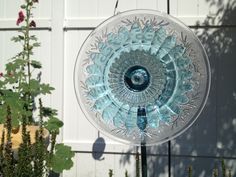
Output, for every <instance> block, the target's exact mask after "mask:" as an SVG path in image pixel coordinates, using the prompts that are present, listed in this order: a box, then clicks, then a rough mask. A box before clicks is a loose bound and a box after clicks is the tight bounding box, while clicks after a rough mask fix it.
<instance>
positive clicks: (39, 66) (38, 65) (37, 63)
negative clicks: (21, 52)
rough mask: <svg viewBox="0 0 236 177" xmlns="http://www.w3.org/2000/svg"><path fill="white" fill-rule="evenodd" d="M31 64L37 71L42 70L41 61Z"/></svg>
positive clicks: (34, 61) (33, 61)
mask: <svg viewBox="0 0 236 177" xmlns="http://www.w3.org/2000/svg"><path fill="white" fill-rule="evenodd" d="M30 64H31V66H32V67H33V68H37V69H40V68H42V64H41V63H40V62H39V61H36V60H32V61H31V63H30Z"/></svg>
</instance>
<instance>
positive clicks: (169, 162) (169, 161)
mask: <svg viewBox="0 0 236 177" xmlns="http://www.w3.org/2000/svg"><path fill="white" fill-rule="evenodd" d="M168 176H169V177H171V141H168Z"/></svg>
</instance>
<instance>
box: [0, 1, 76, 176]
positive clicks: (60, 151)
mask: <svg viewBox="0 0 236 177" xmlns="http://www.w3.org/2000/svg"><path fill="white" fill-rule="evenodd" d="M37 3H38V0H25V1H24V4H22V5H21V7H20V11H19V13H18V19H17V21H16V24H17V25H18V26H19V28H20V30H19V33H18V34H17V35H16V36H14V37H13V38H12V41H14V42H16V43H19V44H20V45H21V46H22V50H21V51H20V52H19V53H17V54H16V55H15V56H14V57H12V58H11V59H10V60H9V62H8V63H7V64H6V65H5V71H3V72H0V123H1V124H4V127H5V128H4V129H3V132H2V137H1V145H0V175H2V176H4V177H16V176H17V177H21V176H22V177H42V176H45V175H46V176H48V175H49V173H50V171H54V172H56V173H61V172H62V171H63V170H64V169H70V168H71V167H72V166H73V162H72V160H71V159H72V157H73V156H74V153H73V152H72V151H71V147H69V146H66V145H64V144H57V143H56V138H57V135H58V134H59V129H60V128H61V127H62V126H63V122H62V121H60V120H59V119H58V118H57V110H55V109H52V108H50V107H46V106H44V105H43V102H42V99H41V97H42V96H43V95H49V94H51V92H52V91H53V90H54V88H53V87H51V86H50V85H49V84H47V83H42V82H41V70H40V69H41V68H42V64H41V62H40V61H38V60H35V59H34V53H33V52H34V49H35V48H36V47H40V43H39V42H38V39H37V37H36V35H33V34H31V29H32V28H35V27H36V22H35V21H34V20H32V17H33V14H32V10H33V9H34V8H35V5H36V4H37ZM36 114H39V115H36ZM29 125H37V126H38V130H37V131H36V133H35V137H34V138H35V143H32V142H31V137H30V136H31V135H30V132H29V131H28V129H27V127H28V126H29ZM19 128H20V129H21V136H22V143H21V145H20V147H19V149H18V150H17V152H14V151H13V148H12V146H13V144H12V143H13V142H12V137H11V134H12V133H17V132H18V130H19ZM45 129H47V131H48V132H49V134H50V136H49V146H48V144H47V143H46V142H45V139H44V130H45ZM16 154H17V155H16ZM16 156H17V157H16Z"/></svg>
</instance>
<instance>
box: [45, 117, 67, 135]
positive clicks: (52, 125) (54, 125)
mask: <svg viewBox="0 0 236 177" xmlns="http://www.w3.org/2000/svg"><path fill="white" fill-rule="evenodd" d="M62 126H63V122H62V121H60V120H59V119H58V118H56V117H50V118H49V120H48V121H47V122H46V123H45V128H46V129H47V130H48V131H49V132H59V129H60V128H61V127H62Z"/></svg>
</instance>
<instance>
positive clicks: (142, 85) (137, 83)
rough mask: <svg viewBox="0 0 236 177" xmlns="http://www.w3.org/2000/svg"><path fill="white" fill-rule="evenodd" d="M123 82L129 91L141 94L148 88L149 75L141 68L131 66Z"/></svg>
mask: <svg viewBox="0 0 236 177" xmlns="http://www.w3.org/2000/svg"><path fill="white" fill-rule="evenodd" d="M124 81H125V84H126V86H127V87H128V88H129V89H130V90H132V91H135V92H141V91H143V90H145V89H146V88H147V87H148V85H149V83H150V74H149V73H148V71H147V69H146V68H144V67H142V66H132V67H131V68H129V69H128V70H127V71H126V73H125V75H124Z"/></svg>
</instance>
